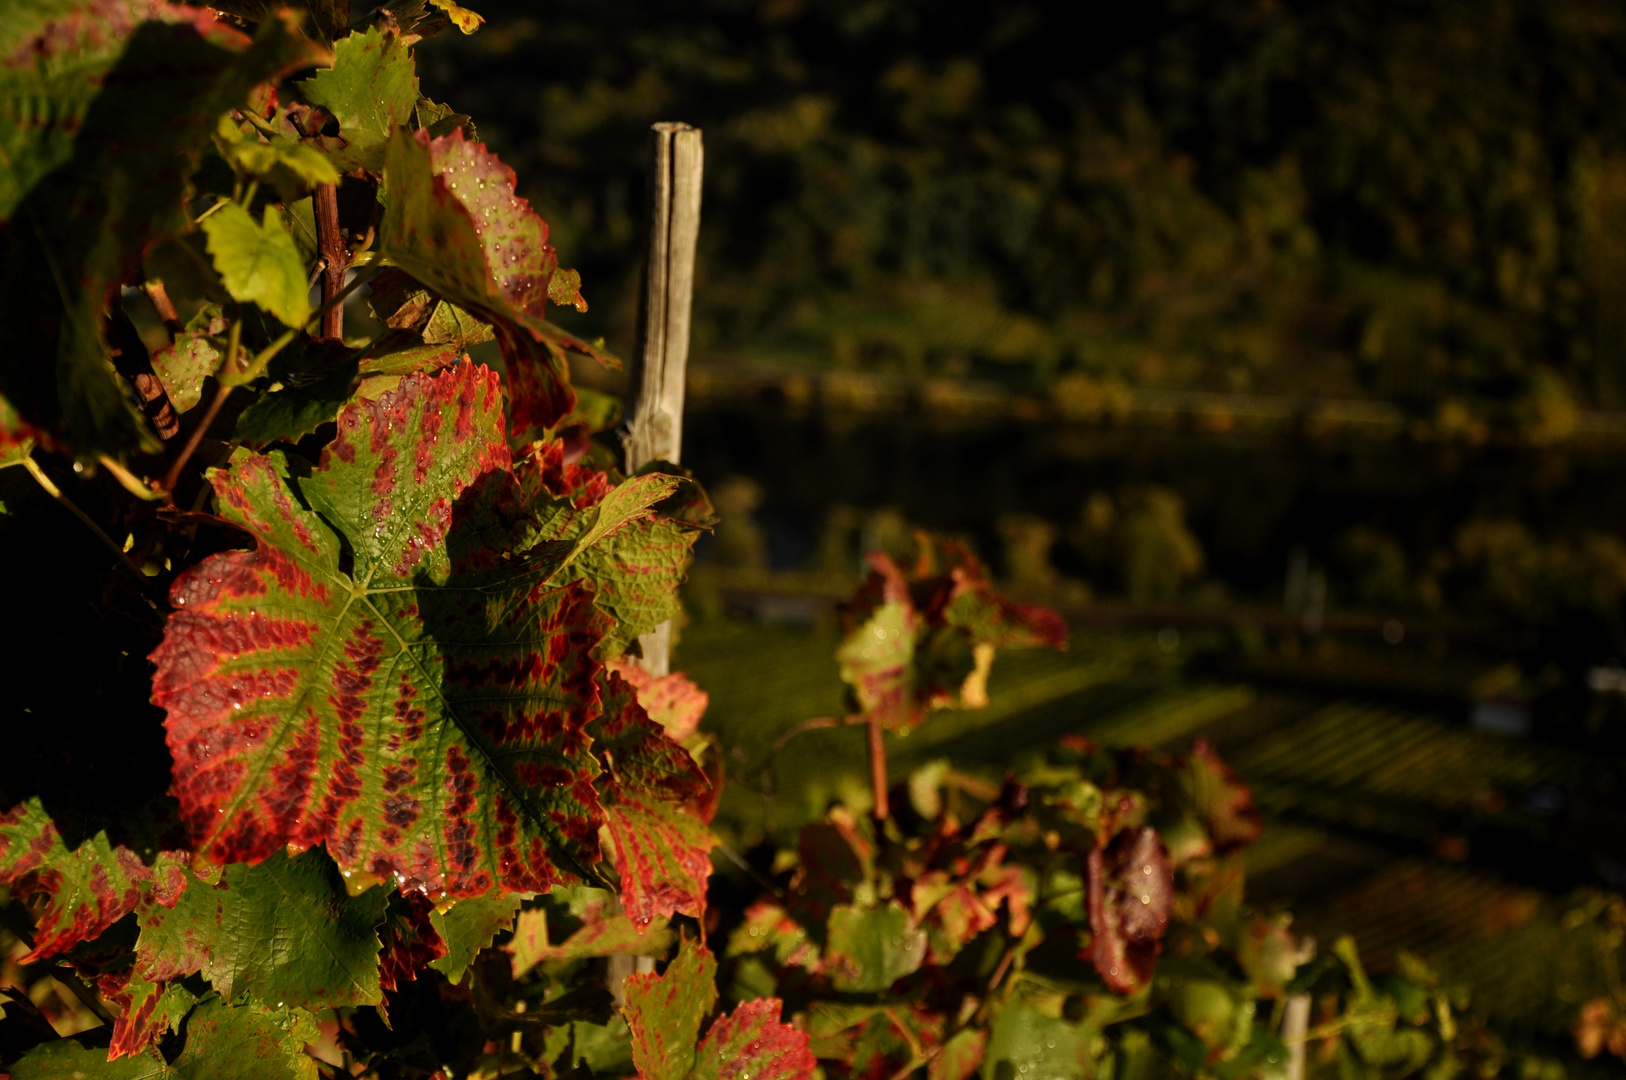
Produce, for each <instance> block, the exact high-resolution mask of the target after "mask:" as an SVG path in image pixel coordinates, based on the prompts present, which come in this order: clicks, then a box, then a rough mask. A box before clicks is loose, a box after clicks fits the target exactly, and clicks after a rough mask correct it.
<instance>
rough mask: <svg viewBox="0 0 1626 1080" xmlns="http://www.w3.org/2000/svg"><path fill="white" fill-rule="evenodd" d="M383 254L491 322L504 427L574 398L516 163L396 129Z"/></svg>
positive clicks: (549, 262)
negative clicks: (501, 370) (504, 401)
mask: <svg viewBox="0 0 1626 1080" xmlns="http://www.w3.org/2000/svg"><path fill="white" fill-rule="evenodd" d="M384 173H385V177H384V178H385V184H386V186H387V187H388V189H389V193H390V197H389V204H388V205H387V206H386V207H385V210H384V224H383V228H382V230H381V232H380V235H379V246H380V249H381V250H382V252H383V253H384V255H385V257H387V258H388V259H390V260H391V261H392V262H394V263H395V264H396V265H397V266H399V267H400V268H401V269H402V270H404V271H405V272H406V273H407V274H410V275H411V276H412V277H413V278H416V279H417V280H418V281H420V282H422V283H423V284H424V285H426V286H428V287H429V289H430V290H431V291H432V292H434V293H436V294H438V295H440V296H441V297H443V298H444V299H446V300H448V301H450V302H451V303H454V304H456V305H458V306H459V307H463V308H466V309H468V310H469V311H472V312H474V313H475V314H476V315H478V316H479V317H480V318H482V319H484V320H485V321H487V322H489V323H491V324H492V325H493V327H494V329H495V331H496V334H497V341H498V344H499V346H500V347H501V349H502V355H503V362H504V364H505V365H506V367H507V376H508V378H507V384H508V395H509V411H510V417H509V425H510V430H512V431H514V432H516V433H518V432H523V431H527V430H530V429H532V428H541V429H546V428H551V427H553V426H554V425H556V424H557V423H558V422H559V421H560V420H562V419H564V418H565V417H566V416H568V415H569V414H570V412H571V410H572V409H574V408H575V405H576V395H575V392H574V391H573V390H572V389H571V386H570V370H569V364H568V359H567V356H566V349H567V348H570V347H573V346H570V345H569V342H573V341H574V340H575V339H573V338H571V339H569V342H567V340H566V339H567V337H568V335H562V334H561V333H560V332H559V331H558V330H557V329H556V328H555V327H553V326H552V325H551V324H550V323H548V322H547V320H546V316H547V307H548V290H549V286H550V283H551V281H552V279H553V277H554V274H555V272H556V271H557V270H558V269H559V260H558V258H557V256H556V255H555V254H554V250H553V247H552V246H551V245H550V244H549V243H548V226H547V223H546V222H544V221H543V220H542V219H541V218H540V217H539V216H537V214H536V212H535V211H533V210H532V209H531V206H530V204H529V203H528V202H526V201H525V200H524V199H522V198H520V197H519V196H518V195H517V194H515V192H514V173H513V170H512V169H510V168H508V166H506V165H504V164H503V163H502V162H501V161H499V160H497V158H496V156H495V155H494V154H492V153H491V152H490V151H488V150H487V149H486V148H485V147H484V146H482V145H481V144H479V143H473V142H469V141H468V140H467V139H465V138H464V137H463V133H462V131H461V130H456V131H453V132H451V133H450V134H448V135H444V136H442V137H440V138H435V139H431V138H430V137H429V134H428V132H424V131H420V132H417V133H415V134H414V133H410V132H407V131H405V130H404V129H403V130H401V131H398V132H397V133H396V135H395V137H394V138H393V139H392V140H391V142H390V145H389V153H388V160H387V162H386V164H385V169H384Z"/></svg>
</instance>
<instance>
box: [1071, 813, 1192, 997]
mask: <svg viewBox="0 0 1626 1080" xmlns="http://www.w3.org/2000/svg"><path fill="white" fill-rule="evenodd" d="M1086 866H1087V870H1088V876H1089V909H1090V931H1091V934H1092V935H1093V939H1092V941H1091V943H1090V949H1089V959H1090V961H1091V962H1092V963H1093V964H1094V965H1095V970H1096V972H1097V973H1099V974H1100V976H1101V978H1102V980H1103V981H1104V982H1105V983H1106V984H1107V985H1108V986H1109V987H1111V988H1112V989H1113V990H1115V991H1117V992H1118V993H1120V994H1132V993H1134V992H1135V991H1137V990H1139V989H1140V988H1141V987H1142V986H1145V985H1146V983H1147V982H1149V981H1150V980H1151V977H1152V969H1153V967H1154V966H1155V965H1156V963H1157V955H1158V953H1159V952H1161V951H1162V950H1163V932H1164V930H1166V929H1167V928H1168V925H1169V906H1170V903H1171V902H1172V900H1173V898H1174V876H1173V873H1172V871H1171V870H1170V869H1169V860H1168V856H1167V855H1166V854H1165V853H1164V851H1163V841H1162V840H1160V839H1159V838H1158V835H1157V831H1156V830H1155V829H1149V828H1145V827H1142V828H1138V829H1125V830H1124V831H1123V832H1121V833H1119V834H1118V835H1117V837H1116V838H1115V839H1114V840H1113V841H1112V843H1111V844H1110V845H1108V847H1107V848H1106V850H1105V851H1102V849H1100V848H1095V849H1094V850H1092V851H1091V852H1090V854H1089V857H1088V860H1087V864H1086Z"/></svg>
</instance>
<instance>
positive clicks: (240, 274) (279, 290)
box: [203, 202, 311, 326]
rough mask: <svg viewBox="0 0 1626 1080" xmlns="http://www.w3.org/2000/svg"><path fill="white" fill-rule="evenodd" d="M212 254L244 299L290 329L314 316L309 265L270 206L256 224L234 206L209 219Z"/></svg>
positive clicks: (232, 290) (230, 204)
mask: <svg viewBox="0 0 1626 1080" xmlns="http://www.w3.org/2000/svg"><path fill="white" fill-rule="evenodd" d="M203 231H204V233H205V234H206V235H207V236H208V237H209V255H210V256H211V257H212V258H213V259H214V263H215V269H216V270H218V271H219V272H220V279H221V280H222V281H223V282H225V285H226V290H227V291H228V292H230V293H231V294H232V296H233V297H235V298H236V299H238V300H244V301H248V302H251V303H255V304H258V305H260V306H261V307H262V308H264V309H265V310H266V311H269V312H270V313H271V314H273V315H275V316H276V317H277V318H278V319H280V320H282V321H283V322H284V323H285V324H287V325H288V326H301V325H303V324H304V322H305V320H306V319H308V318H309V317H310V312H311V307H310V289H309V287H308V286H309V282H308V281H307V279H306V276H305V264H304V262H303V261H301V259H300V257H299V249H298V248H296V247H295V246H294V238H293V237H292V236H289V235H288V230H287V229H286V228H284V227H283V224H282V219H281V218H280V217H279V216H278V214H277V212H276V210H274V209H272V208H271V207H269V206H267V207H266V208H265V216H264V219H263V220H262V221H260V222H255V220H254V218H253V217H251V216H250V215H249V212H248V211H247V210H244V209H243V208H242V207H241V206H239V205H238V204H236V203H234V202H228V203H226V204H225V205H223V206H221V207H220V209H218V210H216V211H215V212H214V213H212V214H210V215H209V216H208V217H206V218H204V220H203Z"/></svg>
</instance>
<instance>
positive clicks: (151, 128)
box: [0, 0, 324, 455]
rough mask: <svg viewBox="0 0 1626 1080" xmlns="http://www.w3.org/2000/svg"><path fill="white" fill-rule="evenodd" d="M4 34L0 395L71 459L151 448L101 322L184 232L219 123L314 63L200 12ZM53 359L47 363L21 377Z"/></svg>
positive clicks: (83, 10) (33, 18)
mask: <svg viewBox="0 0 1626 1080" xmlns="http://www.w3.org/2000/svg"><path fill="white" fill-rule="evenodd" d="M0 21H3V22H4V24H5V25H4V28H3V29H0V55H5V56H8V57H13V58H15V61H14V62H10V63H7V64H5V65H3V66H0V151H3V153H4V155H5V159H6V161H7V168H6V169H4V170H0V237H3V244H0V246H3V247H4V249H5V250H4V254H3V255H0V320H3V321H4V322H5V323H6V325H8V326H10V327H12V328H13V331H12V333H13V336H12V339H11V341H10V348H11V350H12V352H13V353H14V354H16V355H18V356H21V357H28V358H30V362H28V363H22V362H13V363H7V364H3V365H0V393H3V394H4V395H5V396H6V398H7V399H8V400H10V402H11V403H12V405H13V406H15V407H16V409H17V410H18V412H19V413H20V414H21V415H22V417H23V419H25V420H27V421H28V422H29V423H31V424H33V425H35V426H37V427H40V428H43V429H45V430H47V431H51V432H53V433H54V432H58V431H60V432H61V434H62V436H63V437H64V438H65V440H66V441H67V442H68V443H69V444H70V445H71V446H72V447H73V449H74V450H75V452H77V453H79V454H80V455H94V454H97V453H113V454H122V453H125V452H127V451H132V450H136V449H141V448H145V449H157V440H156V439H155V438H154V437H153V435H152V434H151V432H150V431H149V430H148V429H147V427H146V425H145V423H144V421H143V419H142V417H141V414H140V412H139V410H137V409H136V407H135V405H134V403H133V401H132V398H131V395H130V394H129V393H128V391H127V389H126V387H125V385H124V384H123V382H122V381H121V380H120V379H119V378H118V376H117V375H116V373H115V372H114V370H113V366H112V363H111V360H110V359H109V349H108V343H107V340H106V338H105V335H104V330H103V323H104V315H105V313H106V309H107V306H108V304H109V303H110V300H111V297H112V295H113V293H114V290H115V289H116V288H117V287H118V286H119V285H120V284H121V283H122V282H124V281H127V280H128V279H129V278H130V276H131V275H132V274H133V273H134V272H135V270H136V269H137V268H138V266H139V265H140V260H141V258H142V256H143V255H144V254H145V253H146V252H147V251H149V250H151V249H152V248H153V247H155V246H156V245H157V244H158V243H159V241H161V240H162V239H163V238H164V237H166V236H169V235H174V234H178V233H180V232H183V231H185V230H186V229H187V228H188V227H189V225H190V221H191V219H190V216H189V215H188V213H187V210H186V199H187V196H188V192H189V178H190V176H191V174H192V172H193V171H194V170H195V169H196V168H197V165H198V161H199V158H200V154H201V152H202V150H203V148H204V147H206V146H207V145H208V143H209V139H210V136H211V135H212V133H213V131H214V127H215V122H216V119H217V118H218V117H219V116H220V114H221V113H223V112H225V111H226V110H228V109H230V108H234V107H236V106H238V105H239V104H241V103H242V102H243V100H244V99H245V98H246V97H247V95H248V93H249V91H250V90H251V89H252V88H253V87H254V86H255V85H256V84H257V83H260V82H263V81H264V80H266V79H270V78H273V77H275V76H277V75H280V74H282V73H284V72H287V71H290V70H293V69H295V68H298V67H301V66H304V65H308V64H311V63H314V62H317V61H319V60H321V59H322V58H323V57H324V53H323V52H322V50H321V49H320V47H319V46H316V45H314V44H313V43H311V42H310V41H308V40H307V39H305V38H304V37H302V36H300V35H299V34H298V33H297V31H296V30H295V29H294V27H293V26H292V25H291V24H290V23H289V22H288V21H286V20H284V19H283V18H272V19H268V20H267V21H266V22H264V23H262V24H261V26H260V28H259V33H258V35H257V36H256V37H255V39H254V40H253V41H252V42H250V40H249V39H248V38H247V37H245V36H244V35H243V34H242V33H240V32H239V31H237V30H235V29H232V28H231V27H229V26H226V25H225V24H223V23H220V22H217V21H216V20H215V18H214V17H213V16H212V15H209V14H208V13H207V12H205V11H204V10H202V9H198V8H187V7H179V6H170V5H157V4H147V3H140V2H137V0H100V2H94V3H92V2H89V0H87V2H83V3H75V2H68V0H54V2H51V3H42V4H37V5H30V6H29V7H28V8H27V9H25V10H24V11H22V12H17V13H13V14H11V15H8V17H7V18H6V19H5V20H0ZM46 356H52V357H54V358H55V363H54V364H47V363H39V362H33V358H38V357H46Z"/></svg>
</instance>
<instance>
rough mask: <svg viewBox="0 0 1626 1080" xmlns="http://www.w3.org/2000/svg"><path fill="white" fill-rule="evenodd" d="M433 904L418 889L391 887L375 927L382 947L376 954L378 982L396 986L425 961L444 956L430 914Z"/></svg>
mask: <svg viewBox="0 0 1626 1080" xmlns="http://www.w3.org/2000/svg"><path fill="white" fill-rule="evenodd" d="M434 913H435V908H434V905H433V904H431V903H430V902H429V898H428V897H426V896H424V895H423V894H422V893H402V892H396V891H394V890H391V892H390V898H389V904H388V905H387V906H386V908H385V912H384V922H383V924H382V925H381V926H380V927H379V928H378V937H379V940H380V941H381V942H382V943H383V948H382V949H381V950H380V951H379V954H378V985H379V986H380V987H381V988H382V989H385V990H397V989H399V988H400V987H402V986H404V985H405V984H407V983H409V982H412V981H414V980H415V979H417V977H418V973H419V972H420V971H421V970H422V969H423V968H424V967H425V966H426V965H428V964H431V963H433V962H434V961H436V960H440V959H442V958H444V957H445V956H446V952H447V948H446V942H445V941H443V940H441V936H440V934H439V933H438V932H437V931H436V928H435V924H434V922H433V921H432V918H433V916H434Z"/></svg>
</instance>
